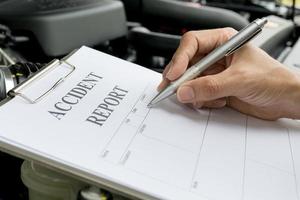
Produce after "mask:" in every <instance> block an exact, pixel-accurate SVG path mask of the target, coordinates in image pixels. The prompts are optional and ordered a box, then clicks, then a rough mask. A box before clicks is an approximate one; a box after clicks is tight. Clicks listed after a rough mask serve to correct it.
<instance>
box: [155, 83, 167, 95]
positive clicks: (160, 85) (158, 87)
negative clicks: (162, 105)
mask: <svg viewBox="0 0 300 200" xmlns="http://www.w3.org/2000/svg"><path fill="white" fill-rule="evenodd" d="M164 85H165V84H164V81H162V82H160V84H159V85H158V86H157V88H156V90H157V91H158V92H160V91H161V90H162V88H163V86H164Z"/></svg>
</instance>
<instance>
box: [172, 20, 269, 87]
mask: <svg viewBox="0 0 300 200" xmlns="http://www.w3.org/2000/svg"><path fill="white" fill-rule="evenodd" d="M265 23H266V19H258V20H255V21H254V22H252V23H250V24H249V25H248V26H246V27H245V28H244V29H242V30H241V31H240V32H238V33H237V34H235V35H234V36H233V37H231V38H230V39H229V40H228V41H227V42H225V43H224V44H223V45H221V46H219V47H217V48H216V49H215V50H213V51H212V52H210V53H209V54H208V55H207V56H206V57H204V58H202V59H201V60H200V61H199V62H198V63H196V64H195V65H193V66H192V67H190V68H189V69H188V70H187V71H186V72H185V73H184V74H183V75H182V76H181V77H180V78H179V79H177V80H176V81H174V82H172V83H171V86H172V88H173V90H174V91H176V90H177V88H178V87H179V86H180V85H181V84H183V83H184V82H186V81H189V80H192V79H195V78H196V77H198V76H199V75H200V74H201V73H202V72H203V71H205V70H206V69H208V68H209V67H211V66H212V65H213V64H215V63H216V62H218V61H219V60H221V59H222V58H224V57H226V56H228V55H230V54H232V53H234V52H235V51H236V50H238V49H239V48H241V47H242V46H243V45H244V44H245V43H247V42H248V41H250V40H251V39H252V38H253V37H254V36H256V35H257V34H258V33H259V32H261V30H262V27H263V26H264V24H265Z"/></svg>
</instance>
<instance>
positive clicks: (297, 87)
mask: <svg viewBox="0 0 300 200" xmlns="http://www.w3.org/2000/svg"><path fill="white" fill-rule="evenodd" d="M294 75H295V79H292V80H293V81H291V82H290V83H289V86H288V87H289V88H290V89H289V90H288V93H289V94H288V98H287V99H286V100H287V101H288V103H287V104H286V105H287V106H288V107H287V108H286V110H287V113H286V114H285V116H284V117H287V118H291V119H300V73H299V72H295V74H294Z"/></svg>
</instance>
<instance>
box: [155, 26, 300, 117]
mask: <svg viewBox="0 0 300 200" xmlns="http://www.w3.org/2000/svg"><path fill="white" fill-rule="evenodd" d="M234 34H236V31H235V30H234V29H231V28H222V29H212V30H204V31H190V32H187V33H186V34H184V35H183V37H182V39H181V42H180V45H179V47H178V49H177V50H176V52H175V54H174V56H173V58H172V60H171V61H170V63H169V64H168V65H167V66H166V68H165V70H164V72H163V79H162V82H161V83H160V85H159V86H158V90H159V91H160V90H162V89H163V88H165V87H166V86H167V85H168V84H169V83H170V81H174V80H176V79H177V78H179V77H180V76H181V75H182V74H183V73H184V72H185V71H186V69H187V68H188V67H189V66H191V65H193V64H194V63H196V62H197V61H199V60H200V59H201V58H202V57H204V56H205V55H207V54H208V53H209V52H211V51H212V50H213V49H215V48H216V47H218V46H219V45H221V44H222V43H224V42H226V41H227V40H228V39H229V38H230V37H232V36H233V35H234ZM177 98H178V100H179V101H180V102H182V103H185V104H192V105H193V106H194V107H196V108H201V107H209V108H222V107H224V106H229V107H231V108H233V109H235V110H238V111H240V112H242V113H245V114H249V115H252V116H254V117H257V118H261V119H266V120H276V119H278V118H293V119H300V73H299V71H291V69H288V68H287V67H285V66H283V65H282V64H281V63H279V62H278V61H276V60H274V59H273V58H272V57H270V56H269V55H268V54H267V53H265V52H264V51H263V50H261V49H260V48H257V47H255V46H253V45H251V44H250V43H248V44H247V45H245V46H244V47H243V48H241V49H240V50H238V51H237V52H235V53H234V54H232V55H230V56H228V57H225V58H224V59H222V60H220V61H219V62H217V63H216V64H214V65H213V66H211V67H210V68H209V69H207V70H206V71H205V72H203V73H202V74H201V76H199V77H198V78H196V79H194V80H191V81H188V82H186V83H184V84H183V85H181V86H180V87H179V88H178V90H177Z"/></svg>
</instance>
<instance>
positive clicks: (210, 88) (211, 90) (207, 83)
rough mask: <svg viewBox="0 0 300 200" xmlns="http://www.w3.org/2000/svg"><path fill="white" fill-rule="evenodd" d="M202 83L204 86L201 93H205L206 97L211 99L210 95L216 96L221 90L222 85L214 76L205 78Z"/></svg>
mask: <svg viewBox="0 0 300 200" xmlns="http://www.w3.org/2000/svg"><path fill="white" fill-rule="evenodd" d="M201 84H202V88H201V91H199V94H203V97H204V98H205V99H210V97H212V96H215V94H216V93H218V92H219V91H220V85H219V84H218V83H217V82H216V81H215V80H214V79H212V78H205V79H203V83H201Z"/></svg>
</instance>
